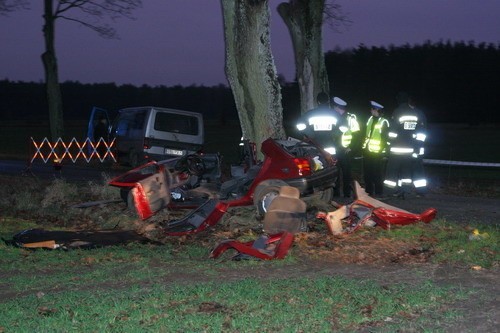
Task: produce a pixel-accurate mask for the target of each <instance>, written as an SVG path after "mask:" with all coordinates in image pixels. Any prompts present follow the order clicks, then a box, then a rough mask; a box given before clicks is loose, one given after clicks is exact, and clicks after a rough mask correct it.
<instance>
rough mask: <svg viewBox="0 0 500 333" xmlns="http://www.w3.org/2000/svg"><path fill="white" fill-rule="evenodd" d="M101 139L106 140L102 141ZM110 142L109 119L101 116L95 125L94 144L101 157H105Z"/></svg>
mask: <svg viewBox="0 0 500 333" xmlns="http://www.w3.org/2000/svg"><path fill="white" fill-rule="evenodd" d="M101 139H103V140H104V142H101ZM107 143H108V120H107V119H106V117H100V118H99V120H98V122H97V124H96V125H95V127H94V145H95V147H96V152H97V153H98V154H99V157H98V158H99V159H103V158H104V156H105V154H106V151H107Z"/></svg>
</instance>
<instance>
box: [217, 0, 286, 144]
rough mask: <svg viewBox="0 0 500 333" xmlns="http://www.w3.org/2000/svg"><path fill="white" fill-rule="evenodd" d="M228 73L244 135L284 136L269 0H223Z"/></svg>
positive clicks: (254, 138) (251, 137)
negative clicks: (273, 51) (271, 36)
mask: <svg viewBox="0 0 500 333" xmlns="http://www.w3.org/2000/svg"><path fill="white" fill-rule="evenodd" d="M221 4H222V12H223V20H224V38H225V45H226V46H225V47H226V65H225V70H226V76H227V79H228V81H229V84H230V86H231V90H232V92H233V96H234V100H235V103H236V108H237V110H238V115H239V119H240V124H241V130H242V134H243V137H244V138H245V139H249V140H251V141H253V142H256V143H257V148H258V149H260V143H262V141H263V140H265V139H266V138H268V137H274V138H284V137H285V130H284V127H283V107H282V105H281V87H280V85H279V82H278V75H277V72H276V66H275V64H274V59H273V56H272V53H271V41H270V17H271V15H270V9H269V3H268V0H221Z"/></svg>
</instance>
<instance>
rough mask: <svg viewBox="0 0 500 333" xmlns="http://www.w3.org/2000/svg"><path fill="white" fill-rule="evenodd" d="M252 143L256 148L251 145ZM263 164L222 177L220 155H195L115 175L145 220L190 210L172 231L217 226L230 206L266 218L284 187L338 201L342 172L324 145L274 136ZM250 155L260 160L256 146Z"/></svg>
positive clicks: (266, 147)
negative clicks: (251, 207)
mask: <svg viewBox="0 0 500 333" xmlns="http://www.w3.org/2000/svg"><path fill="white" fill-rule="evenodd" d="M247 147H250V148H251V145H248V142H247ZM261 151H262V153H263V155H264V159H263V161H262V162H258V163H257V162H256V163H247V164H246V166H247V167H246V169H245V170H244V172H242V174H241V175H238V176H236V177H233V178H231V179H229V180H227V181H224V182H222V181H221V171H220V170H221V169H220V168H221V166H220V157H219V156H218V154H201V153H200V154H191V155H187V156H183V157H179V158H174V159H170V160H165V161H160V162H154V161H153V162H149V163H146V164H145V165H142V166H140V167H138V168H135V169H132V170H130V171H128V172H126V173H125V174H123V175H120V176H118V177H115V178H113V179H112V180H111V181H109V185H111V186H115V187H119V188H120V190H121V193H122V198H123V199H124V200H126V201H127V204H128V206H129V207H133V208H134V209H135V210H136V212H137V214H138V216H139V217H140V218H141V219H148V218H149V217H151V216H153V215H154V214H155V213H157V212H158V211H160V210H162V209H164V208H168V209H172V210H178V209H186V208H190V209H192V211H191V212H190V213H188V214H187V215H185V216H184V217H183V218H182V219H180V220H174V221H169V222H167V223H166V224H165V225H164V229H165V232H166V233H167V234H168V235H184V234H190V233H196V232H199V231H202V230H204V229H206V228H207V227H209V226H212V225H214V224H216V223H217V222H218V221H219V220H220V219H221V217H222V216H223V215H224V213H225V212H226V211H227V209H229V208H230V207H235V206H248V205H252V204H254V205H255V206H256V209H257V212H258V214H259V215H261V216H264V214H265V213H266V211H267V208H268V207H269V205H270V203H271V202H272V201H273V200H274V199H275V198H276V197H277V196H278V195H279V189H280V187H282V186H290V187H294V188H296V189H298V192H299V193H300V195H301V196H307V195H310V194H313V193H317V192H318V191H321V193H322V195H323V198H324V200H325V201H327V202H329V201H331V200H332V195H333V187H334V184H335V180H336V178H337V174H338V170H337V166H336V161H335V160H334V159H333V158H332V157H331V156H330V155H329V154H328V153H326V152H325V151H324V150H323V149H321V148H320V147H318V146H316V145H314V144H313V143H310V142H304V141H300V140H296V139H292V138H290V139H288V140H276V139H272V138H269V139H267V140H265V141H264V142H263V143H262V146H261ZM245 154H246V156H249V157H250V158H248V159H247V161H248V160H250V161H255V158H254V151H253V149H246V152H245Z"/></svg>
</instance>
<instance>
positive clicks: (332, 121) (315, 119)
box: [309, 116, 337, 125]
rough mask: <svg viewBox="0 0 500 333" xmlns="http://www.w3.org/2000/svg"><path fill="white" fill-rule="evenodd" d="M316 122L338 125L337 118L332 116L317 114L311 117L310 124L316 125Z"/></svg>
mask: <svg viewBox="0 0 500 333" xmlns="http://www.w3.org/2000/svg"><path fill="white" fill-rule="evenodd" d="M314 124H332V125H337V118H335V117H332V116H316V117H311V118H309V125H314Z"/></svg>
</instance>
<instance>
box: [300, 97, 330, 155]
mask: <svg viewBox="0 0 500 333" xmlns="http://www.w3.org/2000/svg"><path fill="white" fill-rule="evenodd" d="M316 100H317V104H318V106H317V107H316V108H314V109H311V110H309V111H307V112H306V113H305V114H303V115H302V116H301V117H300V118H299V120H298V121H297V125H296V126H297V130H298V131H299V132H300V133H301V134H302V135H303V136H305V137H307V138H310V139H312V140H313V141H314V142H315V143H317V144H319V145H320V146H321V147H322V148H323V149H324V150H325V151H327V152H328V153H330V154H332V155H334V154H335V153H336V147H335V138H336V137H338V136H339V135H340V132H339V130H338V127H337V125H338V122H339V119H338V118H339V116H338V114H337V113H336V112H335V111H333V110H332V109H331V108H330V99H329V97H328V95H327V94H326V93H325V92H320V93H319V94H318V96H317V98H316Z"/></svg>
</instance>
